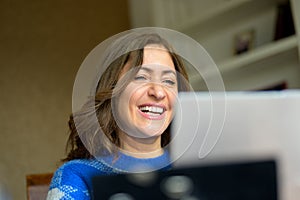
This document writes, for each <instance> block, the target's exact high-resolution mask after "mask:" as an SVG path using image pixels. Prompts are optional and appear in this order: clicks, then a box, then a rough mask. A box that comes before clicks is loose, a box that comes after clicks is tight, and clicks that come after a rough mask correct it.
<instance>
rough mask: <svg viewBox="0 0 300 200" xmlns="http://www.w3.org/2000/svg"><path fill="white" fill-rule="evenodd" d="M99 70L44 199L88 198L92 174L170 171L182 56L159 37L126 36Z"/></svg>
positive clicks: (183, 84)
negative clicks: (101, 71)
mask: <svg viewBox="0 0 300 200" xmlns="http://www.w3.org/2000/svg"><path fill="white" fill-rule="evenodd" d="M99 56H100V55H99ZM101 67H102V68H104V70H103V74H102V75H101V77H100V78H99V81H98V82H97V87H96V90H95V94H94V96H93V97H91V98H90V99H89V100H88V101H87V102H86V103H85V104H84V105H83V107H82V108H81V109H80V110H79V111H77V112H76V113H73V114H72V115H71V117H70V120H69V127H70V136H69V141H68V147H69V152H68V155H67V158H65V159H64V160H63V161H65V163H64V164H63V165H62V166H61V167H60V168H59V169H58V170H57V171H56V173H55V174H54V177H53V179H52V184H51V186H50V191H49V193H48V199H91V198H92V196H91V195H92V191H91V179H92V177H93V176H97V175H110V174H118V173H128V172H140V171H149V170H150V171H151V170H160V169H169V168H170V167H171V163H170V159H169V154H168V151H167V149H166V146H167V145H168V144H169V142H170V124H171V123H172V119H173V116H174V109H173V107H174V104H175V102H176V98H177V95H178V92H180V91H187V90H189V84H188V81H187V80H188V76H187V73H186V71H185V68H184V65H183V62H182V60H181V58H180V57H179V56H178V55H177V54H176V53H174V51H173V49H172V48H171V46H170V45H169V44H168V42H167V41H166V40H165V39H163V38H162V37H161V36H160V35H159V34H156V33H138V32H129V33H128V34H125V35H124V36H122V37H119V38H117V39H116V40H114V41H113V42H112V44H111V45H109V47H108V48H107V51H106V53H105V56H104V62H103V63H102V66H101ZM93 117H95V119H96V120H94V118H93Z"/></svg>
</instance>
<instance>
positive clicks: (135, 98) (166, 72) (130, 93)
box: [113, 45, 178, 138]
mask: <svg viewBox="0 0 300 200" xmlns="http://www.w3.org/2000/svg"><path fill="white" fill-rule="evenodd" d="M129 67H130V61H129V62H128V63H127V64H126V65H125V66H124V69H123V72H122V73H121V76H120V79H119V82H121V81H120V80H122V78H123V77H125V76H126V73H127V72H128V69H129ZM177 94H178V90H177V78H176V70H175V67H174V63H173V61H172V58H171V56H170V54H169V52H168V51H167V50H166V49H165V48H164V47H162V46H159V45H147V46H146V47H145V48H144V57H143V63H142V66H141V68H140V69H139V71H138V72H137V74H136V75H135V77H134V80H132V81H131V82H130V83H129V84H128V86H127V87H126V88H125V90H124V91H123V92H122V93H121V95H120V96H119V98H118V99H117V103H116V104H115V105H116V107H115V108H114V110H113V111H114V114H115V118H116V117H117V119H116V121H117V123H118V126H119V128H120V129H121V130H122V131H123V132H125V133H126V134H128V135H131V136H133V137H136V138H152V137H157V136H160V135H161V134H162V133H163V132H164V131H165V130H166V128H167V127H168V126H169V124H170V122H171V120H172V118H173V114H174V110H173V105H174V103H175V100H176V97H177ZM116 109H117V110H116ZM116 114H117V115H116Z"/></svg>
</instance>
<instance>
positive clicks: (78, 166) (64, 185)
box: [48, 159, 110, 200]
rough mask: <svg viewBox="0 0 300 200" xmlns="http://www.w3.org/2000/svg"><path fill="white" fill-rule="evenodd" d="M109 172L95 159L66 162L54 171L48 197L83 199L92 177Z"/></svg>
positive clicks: (85, 196) (88, 189)
mask: <svg viewBox="0 0 300 200" xmlns="http://www.w3.org/2000/svg"><path fill="white" fill-rule="evenodd" d="M109 172H110V169H109V168H108V167H106V166H105V165H103V163H101V162H99V161H97V160H92V159H90V160H86V159H78V160H72V161H69V162H66V163H64V164H63V165H62V166H60V167H59V168H58V169H57V170H56V172H55V173H54V176H53V178H52V181H51V185H50V188H49V189H50V190H49V193H48V199H49V200H50V199H51V200H52V199H72V198H73V199H85V198H87V197H88V196H89V193H90V190H91V182H92V177H93V176H96V175H103V174H108V173H109ZM74 197H76V198H74ZM79 197H80V198H79Z"/></svg>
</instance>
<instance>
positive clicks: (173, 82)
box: [163, 79, 176, 86]
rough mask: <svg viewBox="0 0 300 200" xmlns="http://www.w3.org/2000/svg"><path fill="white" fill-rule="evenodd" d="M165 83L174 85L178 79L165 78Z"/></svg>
mask: <svg viewBox="0 0 300 200" xmlns="http://www.w3.org/2000/svg"><path fill="white" fill-rule="evenodd" d="M163 83H165V84H167V85H170V86H174V85H176V81H174V80H172V79H166V80H163Z"/></svg>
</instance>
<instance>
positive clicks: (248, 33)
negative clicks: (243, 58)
mask: <svg viewBox="0 0 300 200" xmlns="http://www.w3.org/2000/svg"><path fill="white" fill-rule="evenodd" d="M254 37H255V32H254V30H253V29H250V30H245V31H243V32H240V33H238V34H236V35H235V37H234V54H235V55H238V54H242V53H244V52H247V51H249V50H250V49H252V48H253V43H254Z"/></svg>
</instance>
